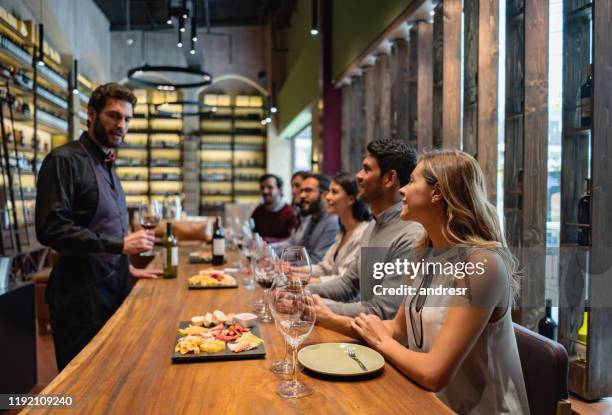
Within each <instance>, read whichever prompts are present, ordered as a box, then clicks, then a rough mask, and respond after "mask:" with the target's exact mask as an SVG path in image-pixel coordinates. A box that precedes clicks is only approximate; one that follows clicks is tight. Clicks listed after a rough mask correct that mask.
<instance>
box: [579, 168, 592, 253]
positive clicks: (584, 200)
mask: <svg viewBox="0 0 612 415" xmlns="http://www.w3.org/2000/svg"><path fill="white" fill-rule="evenodd" d="M577 219H578V223H579V224H581V225H588V226H581V227H579V228H578V244H579V245H584V246H589V245H591V179H589V178H588V177H587V178H586V179H584V193H583V194H582V196H580V199H578V213H577Z"/></svg>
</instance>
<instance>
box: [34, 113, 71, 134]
mask: <svg viewBox="0 0 612 415" xmlns="http://www.w3.org/2000/svg"><path fill="white" fill-rule="evenodd" d="M36 120H37V122H38V127H39V128H40V129H42V130H44V131H47V132H49V133H53V134H67V133H68V121H66V120H65V119H64V118H63V117H62V115H61V114H57V113H53V112H50V111H45V110H43V109H42V108H40V109H37V111H36Z"/></svg>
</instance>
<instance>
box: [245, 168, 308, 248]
mask: <svg viewBox="0 0 612 415" xmlns="http://www.w3.org/2000/svg"><path fill="white" fill-rule="evenodd" d="M259 188H260V190H261V198H262V200H263V202H262V203H261V204H260V205H259V206H257V207H256V208H255V210H254V211H253V214H252V215H251V217H252V218H253V221H254V222H255V232H257V233H258V234H259V235H260V236H261V237H262V238H263V239H264V240H265V241H267V242H275V241H282V240H284V239H287V238H289V236H290V235H291V232H292V231H293V229H294V228H295V224H296V221H297V218H296V215H295V213H293V209H292V208H291V206H290V205H289V204H287V203H285V202H284V201H283V180H282V179H281V178H280V177H278V176H276V175H274V174H264V175H263V176H261V177H260V178H259Z"/></svg>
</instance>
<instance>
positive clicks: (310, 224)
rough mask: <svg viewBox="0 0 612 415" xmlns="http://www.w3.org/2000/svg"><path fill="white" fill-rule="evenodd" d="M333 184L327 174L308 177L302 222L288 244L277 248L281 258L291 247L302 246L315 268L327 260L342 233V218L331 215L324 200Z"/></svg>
mask: <svg viewBox="0 0 612 415" xmlns="http://www.w3.org/2000/svg"><path fill="white" fill-rule="evenodd" d="M329 183H330V179H329V177H327V176H325V175H323V174H309V175H308V176H306V178H305V179H304V181H303V182H302V186H301V189H300V210H301V213H302V215H303V216H302V222H301V224H300V226H299V228H298V229H296V231H295V232H294V233H293V234H292V235H291V237H290V238H289V239H288V240H286V241H284V242H281V243H279V244H274V245H273V247H274V249H275V250H276V251H277V252H279V254H280V253H282V250H283V248H285V247H287V246H292V245H302V246H304V247H306V250H307V251H308V253H309V254H310V260H311V262H312V264H317V263H319V262H321V261H322V260H323V257H324V256H325V253H326V252H327V250H328V249H329V248H330V247H331V246H332V245H333V244H334V242H335V240H336V235H338V233H339V232H340V224H339V223H338V217H337V216H336V215H331V214H328V213H327V209H326V204H325V199H324V196H325V193H326V192H327V191H328V190H329Z"/></svg>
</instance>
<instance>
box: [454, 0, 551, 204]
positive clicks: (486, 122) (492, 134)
mask: <svg viewBox="0 0 612 415" xmlns="http://www.w3.org/2000/svg"><path fill="white" fill-rule="evenodd" d="M472 1H475V0H472ZM502 1H505V0H502ZM479 9H480V10H479V13H478V28H479V29H478V32H479V34H478V36H477V37H478V76H477V80H478V93H477V96H478V105H477V108H476V110H477V114H478V125H477V128H476V134H477V140H476V143H477V144H476V152H477V158H478V162H479V163H480V166H481V167H482V170H483V172H484V175H485V180H486V185H487V194H488V196H489V200H490V201H491V202H492V203H495V200H496V198H497V142H498V138H499V137H498V135H499V130H498V129H499V119H498V112H497V108H498V106H499V97H498V95H499V94H498V91H499V88H498V85H499V0H479ZM466 138H467V136H466V134H465V132H464V139H463V146H464V151H468V149H467V148H466V147H467V140H466ZM468 152H469V151H468ZM543 194H545V193H543Z"/></svg>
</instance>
